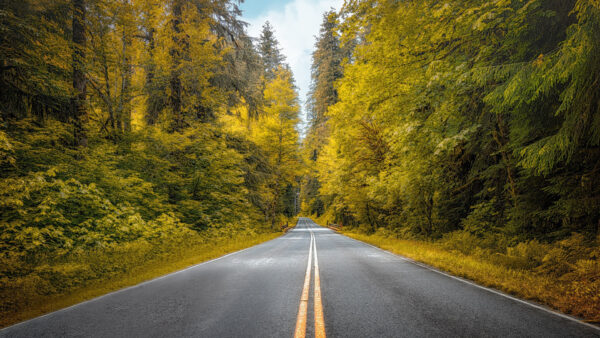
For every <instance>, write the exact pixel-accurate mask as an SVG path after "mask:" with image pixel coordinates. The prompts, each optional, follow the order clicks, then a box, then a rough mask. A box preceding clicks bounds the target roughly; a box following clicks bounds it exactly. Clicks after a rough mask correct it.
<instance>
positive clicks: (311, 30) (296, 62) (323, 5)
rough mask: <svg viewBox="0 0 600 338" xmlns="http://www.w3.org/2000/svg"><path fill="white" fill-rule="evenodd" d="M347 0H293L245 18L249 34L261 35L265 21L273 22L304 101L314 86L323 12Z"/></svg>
mask: <svg viewBox="0 0 600 338" xmlns="http://www.w3.org/2000/svg"><path fill="white" fill-rule="evenodd" d="M250 1H252V0H250ZM254 1H256V0H254ZM258 1H260V0H258ZM343 2H344V1H343V0H293V1H291V2H289V3H288V4H286V5H285V7H284V8H282V9H279V10H269V11H267V12H266V13H263V14H261V15H259V16H257V17H253V18H248V17H244V18H243V19H244V20H245V21H247V22H248V23H249V26H248V34H249V35H250V36H252V37H258V36H260V31H261V29H262V25H263V24H264V22H265V21H267V20H268V21H269V22H270V23H271V25H272V26H273V29H274V30H275V36H276V37H277V40H278V41H279V45H280V46H281V49H282V52H283V54H284V55H285V56H286V58H287V63H288V64H289V65H290V67H291V68H292V72H293V73H294V78H295V79H296V86H298V89H299V94H300V100H301V101H302V102H303V103H304V102H305V101H306V94H307V93H308V90H309V88H310V64H311V54H312V51H313V49H314V45H315V36H316V35H318V33H319V28H320V26H321V22H322V20H323V13H324V12H326V11H328V10H329V9H330V8H332V7H333V8H334V9H336V10H339V9H340V7H341V6H342V4H343ZM303 114H304V116H306V109H303Z"/></svg>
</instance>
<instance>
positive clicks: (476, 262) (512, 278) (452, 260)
mask: <svg viewBox="0 0 600 338" xmlns="http://www.w3.org/2000/svg"><path fill="white" fill-rule="evenodd" d="M344 234H345V235H347V236H349V237H351V238H354V239H357V240H360V241H363V242H366V243H370V244H373V245H375V246H377V247H380V248H382V249H385V250H388V251H390V252H393V253H396V254H399V255H402V256H405V257H409V258H411V259H414V260H416V261H419V262H423V263H426V264H428V265H431V266H433V267H436V268H438V269H440V270H443V271H447V272H449V273H451V274H453V275H455V276H460V277H463V278H466V279H470V280H472V281H475V282H477V283H478V284H480V285H485V286H488V287H492V288H495V289H498V290H502V291H504V292H507V293H509V294H512V295H515V296H518V297H520V298H524V299H529V300H533V301H536V302H539V303H542V304H545V305H547V306H550V307H552V308H554V309H557V310H559V311H562V312H564V313H567V314H570V315H573V316H578V317H580V318H583V319H584V320H585V321H587V322H592V323H600V278H598V277H599V276H598V273H597V270H595V271H594V270H593V269H597V265H598V264H597V262H592V263H590V264H592V265H593V266H591V267H584V268H583V269H582V270H583V274H584V275H581V274H573V273H567V274H562V275H560V276H557V275H555V274H551V273H540V272H539V271H534V270H533V269H531V270H530V269H526V268H512V267H508V266H507V264H502V263H501V262H502V260H501V259H498V257H486V255H485V254H484V255H482V254H481V252H479V254H476V253H475V254H464V253H461V252H460V251H458V250H450V249H448V248H447V247H444V245H443V243H436V242H423V241H416V240H403V239H396V238H393V237H387V236H381V235H377V234H375V235H370V236H369V235H364V234H360V233H354V232H348V231H345V232H344ZM594 264H595V265H594ZM590 273H591V274H592V275H590ZM586 274H587V276H586Z"/></svg>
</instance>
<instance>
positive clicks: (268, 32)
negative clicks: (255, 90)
mask: <svg viewBox="0 0 600 338" xmlns="http://www.w3.org/2000/svg"><path fill="white" fill-rule="evenodd" d="M258 53H259V54H260V57H261V59H262V63H263V69H264V72H265V77H266V79H267V80H273V79H274V78H275V77H276V76H277V74H276V73H277V69H278V68H279V67H285V64H284V62H285V57H284V56H283V55H282V54H281V50H280V49H279V42H278V41H277V39H276V38H275V34H274V33H273V27H272V26H271V24H270V23H269V21H266V22H265V24H264V25H263V27H262V31H261V33H260V37H259V39H258ZM286 68H287V67H286Z"/></svg>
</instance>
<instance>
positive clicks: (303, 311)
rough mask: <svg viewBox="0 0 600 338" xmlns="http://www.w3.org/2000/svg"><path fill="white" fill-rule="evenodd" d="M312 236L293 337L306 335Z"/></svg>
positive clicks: (297, 337) (299, 337)
mask: <svg viewBox="0 0 600 338" xmlns="http://www.w3.org/2000/svg"><path fill="white" fill-rule="evenodd" d="M313 241H314V238H313V237H312V236H311V238H310V249H309V252H308V265H307V266H306V276H305V277H304V287H303V289H302V296H301V297H300V306H299V308H298V318H297V319H296V331H295V333H294V337H295V338H304V337H305V336H306V315H307V310H308V292H309V289H310V270H311V267H312V249H313Z"/></svg>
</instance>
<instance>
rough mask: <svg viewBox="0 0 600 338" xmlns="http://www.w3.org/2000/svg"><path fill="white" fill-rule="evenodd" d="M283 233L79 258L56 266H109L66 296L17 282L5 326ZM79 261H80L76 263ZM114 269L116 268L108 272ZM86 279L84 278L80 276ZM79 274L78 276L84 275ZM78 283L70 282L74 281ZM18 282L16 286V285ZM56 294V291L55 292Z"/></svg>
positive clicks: (0, 321)
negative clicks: (156, 250) (158, 249)
mask: <svg viewBox="0 0 600 338" xmlns="http://www.w3.org/2000/svg"><path fill="white" fill-rule="evenodd" d="M280 235H281V233H280V232H277V233H258V234H255V235H253V236H244V235H239V236H234V237H232V238H225V239H220V240H219V241H215V242H213V243H208V244H207V243H201V242H200V243H195V244H194V243H188V244H187V245H181V243H172V245H167V246H166V247H165V245H164V244H163V246H162V248H161V249H160V251H159V252H153V248H152V246H150V245H143V244H140V245H133V246H130V247H129V248H127V249H120V250H119V251H116V252H94V253H87V254H83V255H79V257H78V258H77V259H76V260H73V259H71V262H68V263H64V262H61V263H60V264H59V263H57V262H54V263H55V265H54V266H53V267H64V266H74V265H79V266H89V265H92V266H93V265H95V266H98V264H100V265H102V266H103V269H100V270H101V271H102V273H101V274H100V275H98V271H95V274H94V276H93V277H92V278H89V279H85V278H82V277H79V278H80V279H83V281H80V282H77V283H72V284H68V285H65V283H64V282H63V283H62V284H63V286H62V288H61V290H60V292H44V291H42V290H43V289H44V287H45V286H47V285H48V284H49V283H48V282H47V281H44V280H40V279H39V278H37V279H35V282H33V283H31V282H30V283H18V282H14V283H12V284H6V283H5V284H4V286H5V287H6V285H10V286H11V288H10V290H9V288H6V289H5V290H4V292H2V296H3V297H6V298H5V299H2V302H1V303H0V305H1V306H0V327H5V326H9V325H11V324H14V323H17V322H21V321H23V320H27V319H30V318H34V317H37V316H39V315H42V314H45V313H48V312H52V311H56V310H59V309H61V308H65V307H68V306H71V305H73V304H77V303H80V302H82V301H85V300H88V299H92V298H95V297H98V296H100V295H103V294H106V293H109V292H111V291H115V290H118V289H122V288H125V287H128V286H132V285H135V284H139V283H141V282H143V281H146V280H149V279H152V278H155V277H158V276H161V275H165V274H168V273H171V272H175V271H177V270H181V269H184V268H186V267H189V266H192V265H195V264H198V263H201V262H204V261H207V260H210V259H213V258H217V257H219V256H222V255H225V254H227V253H230V252H235V251H238V250H241V249H244V248H247V247H251V246H253V245H256V244H259V243H262V242H265V241H268V240H271V239H273V238H276V237H278V236H280ZM73 261H75V262H73ZM108 267H110V268H108ZM79 275H81V274H79ZM79 275H78V276H79ZM72 279H73V278H70V279H69V281H71V280H72ZM11 282H12V281H11ZM55 289H56V287H55Z"/></svg>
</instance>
